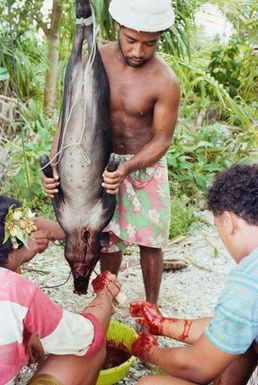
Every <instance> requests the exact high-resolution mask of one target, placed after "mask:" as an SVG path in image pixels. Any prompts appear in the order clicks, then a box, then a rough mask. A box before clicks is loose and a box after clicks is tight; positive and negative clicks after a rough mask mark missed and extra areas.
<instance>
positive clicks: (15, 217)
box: [3, 203, 37, 249]
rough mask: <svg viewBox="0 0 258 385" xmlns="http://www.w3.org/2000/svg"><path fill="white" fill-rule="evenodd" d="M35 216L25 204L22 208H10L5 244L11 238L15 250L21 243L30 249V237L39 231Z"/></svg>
mask: <svg viewBox="0 0 258 385" xmlns="http://www.w3.org/2000/svg"><path fill="white" fill-rule="evenodd" d="M34 216H35V214H34V213H32V212H31V210H30V209H29V207H27V206H26V204H25V203H23V205H22V206H21V207H14V206H10V207H9V209H8V213H7V214H6V216H5V233H4V241H3V243H5V242H6V241H7V240H8V239H9V238H10V239H11V242H12V244H13V248H14V249H18V247H19V246H20V242H21V243H23V245H24V246H25V247H27V248H29V246H28V241H29V236H30V234H31V233H32V232H33V231H35V230H37V227H36V225H35V223H34V222H33V219H32V218H33V217H34ZM19 241H20V242H19Z"/></svg>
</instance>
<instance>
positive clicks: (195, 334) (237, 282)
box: [130, 164, 258, 385]
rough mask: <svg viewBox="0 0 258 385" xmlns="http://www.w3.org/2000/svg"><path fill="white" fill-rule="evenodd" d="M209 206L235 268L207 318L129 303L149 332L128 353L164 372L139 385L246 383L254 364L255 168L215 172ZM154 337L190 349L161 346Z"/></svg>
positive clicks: (257, 316)
mask: <svg viewBox="0 0 258 385" xmlns="http://www.w3.org/2000/svg"><path fill="white" fill-rule="evenodd" d="M208 207H209V209H210V210H211V211H212V213H213V216H214V223H215V226H216V227H217V230H218V234H219V237H220V239H221V240H222V242H223V243H224V245H225V247H226V249H227V250H228V252H229V254H230V255H231V257H232V258H233V259H234V261H235V262H236V264H237V265H236V267H235V268H234V269H233V271H232V272H231V273H230V275H229V277H228V280H227V282H226V284H225V287H224V290H223V291H222V293H221V296H220V298H219V300H218V303H217V305H216V307H215V309H214V314H213V317H212V318H204V319H203V318H200V319H195V320H189V319H187V320H186V319H175V318H167V317H164V316H163V315H162V314H161V313H160V311H159V310H158V308H157V307H156V306H155V305H153V304H151V303H148V302H133V303H131V304H130V312H131V315H132V316H133V317H139V320H140V322H141V323H143V324H144V325H145V327H146V328H147V330H148V333H142V334H141V335H140V336H139V338H138V339H137V340H136V341H135V342H134V344H133V347H132V351H133V354H134V355H136V356H138V357H140V358H142V359H143V360H145V361H147V362H149V363H152V364H155V365H157V366H159V367H160V368H161V369H163V370H164V371H165V372H166V374H167V375H166V376H165V375H163V376H161V375H160V376H149V377H145V378H143V379H141V380H140V381H139V382H138V385H153V384H155V385H188V384H192V385H194V384H195V385H197V384H209V383H211V382H212V381H213V385H246V384H247V382H248V380H249V378H250V376H251V374H252V372H253V371H254V369H255V367H256V366H257V363H258V354H257V352H258V349H257V346H258V164H254V165H235V166H232V167H231V168H230V169H228V170H226V171H224V172H223V173H221V174H219V175H218V176H217V178H216V179H215V182H214V184H213V185H212V186H211V188H210V189H209V192H208ZM157 335H162V336H167V337H170V338H173V339H175V340H178V341H182V342H185V343H187V344H189V346H186V347H177V348H164V347H161V346H159V345H158V341H157ZM257 383H258V382H257V377H256V381H255V380H254V382H253V384H257Z"/></svg>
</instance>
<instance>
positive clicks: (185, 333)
mask: <svg viewBox="0 0 258 385" xmlns="http://www.w3.org/2000/svg"><path fill="white" fill-rule="evenodd" d="M192 323H193V322H192V321H189V320H185V322H184V331H183V333H182V335H181V336H180V337H179V339H180V340H181V341H185V340H186V339H187V338H188V337H189V332H190V329H191V326H192Z"/></svg>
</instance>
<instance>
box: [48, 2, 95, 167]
mask: <svg viewBox="0 0 258 385" xmlns="http://www.w3.org/2000/svg"><path fill="white" fill-rule="evenodd" d="M91 12H92V15H91V16H90V17H88V18H86V19H84V18H81V19H76V24H77V25H78V26H80V27H85V26H90V25H91V24H93V37H92V49H91V52H90V55H89V58H88V61H87V63H86V66H85V69H84V74H83V82H82V88H84V110H83V122H84V124H83V129H82V132H81V136H80V138H79V141H78V142H75V143H70V144H67V145H64V141H65V136H66V131H67V126H68V123H69V121H70V119H71V115H72V111H73V109H74V107H75V105H76V103H77V101H78V98H79V96H80V89H79V90H78V91H77V93H76V95H75V99H74V102H73V105H72V107H71V109H70V112H69V115H68V118H67V121H66V123H65V127H64V129H63V135H62V142H61V145H60V150H59V151H58V152H57V153H56V154H55V155H54V156H53V157H52V158H51V159H50V161H49V162H48V163H47V164H46V165H45V166H44V167H42V168H41V170H44V169H45V168H46V167H47V166H49V165H50V164H53V165H54V166H56V165H58V163H59V162H60V160H61V159H62V155H63V152H64V151H65V150H66V149H67V148H70V147H78V146H81V143H82V141H83V137H84V134H85V129H86V125H85V120H86V110H87V105H86V104H87V100H86V94H87V89H86V87H85V85H86V84H87V78H88V76H89V74H90V71H91V69H92V66H93V63H94V60H95V56H96V50H97V43H96V28H95V13H94V10H93V8H92V6H91ZM81 150H82V154H83V156H84V157H85V160H86V162H87V163H88V164H91V160H90V158H89V156H88V155H87V154H85V152H84V151H83V149H82V148H81ZM59 155H60V156H59ZM57 158H58V160H57V161H56V162H55V163H53V161H55V160H56V159H57Z"/></svg>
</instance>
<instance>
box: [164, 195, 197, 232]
mask: <svg viewBox="0 0 258 385" xmlns="http://www.w3.org/2000/svg"><path fill="white" fill-rule="evenodd" d="M195 221H196V216H195V215H194V208H193V206H192V205H191V204H190V199H189V198H188V197H187V196H186V195H182V196H181V197H180V198H178V197H173V196H172V201H171V225H170V231H169V238H170V239H172V238H175V237H177V236H179V235H183V234H187V233H188V232H189V229H190V226H191V225H192V223H193V222H195Z"/></svg>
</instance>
